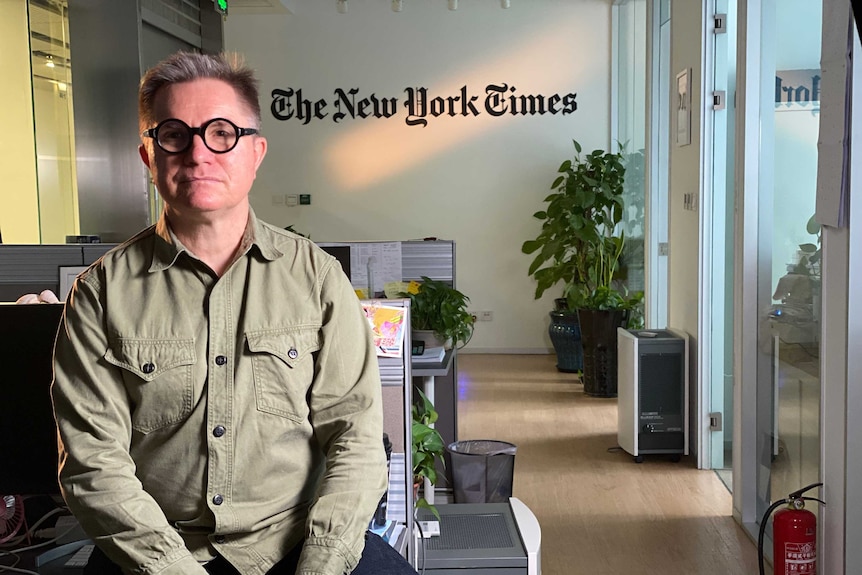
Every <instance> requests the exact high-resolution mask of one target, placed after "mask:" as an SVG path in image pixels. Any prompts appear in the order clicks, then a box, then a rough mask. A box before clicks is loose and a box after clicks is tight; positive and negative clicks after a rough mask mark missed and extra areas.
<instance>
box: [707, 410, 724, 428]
mask: <svg viewBox="0 0 862 575" xmlns="http://www.w3.org/2000/svg"><path fill="white" fill-rule="evenodd" d="M722 417H723V416H722V414H721V412H720V411H713V412H712V413H710V414H709V430H710V431H721V428H722V421H721V420H722Z"/></svg>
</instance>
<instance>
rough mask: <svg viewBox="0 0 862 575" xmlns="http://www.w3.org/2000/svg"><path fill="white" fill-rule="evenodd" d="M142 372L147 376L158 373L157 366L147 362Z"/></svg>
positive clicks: (142, 367)
mask: <svg viewBox="0 0 862 575" xmlns="http://www.w3.org/2000/svg"><path fill="white" fill-rule="evenodd" d="M141 371H143V372H144V373H147V374H149V373H153V372H154V371H156V366H155V365H154V364H152V363H150V362H147V363H145V364H144V365H142V366H141Z"/></svg>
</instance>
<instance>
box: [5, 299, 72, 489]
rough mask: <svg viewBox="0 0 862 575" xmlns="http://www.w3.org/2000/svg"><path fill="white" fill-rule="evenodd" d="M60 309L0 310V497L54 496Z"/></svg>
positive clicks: (12, 307)
mask: <svg viewBox="0 0 862 575" xmlns="http://www.w3.org/2000/svg"><path fill="white" fill-rule="evenodd" d="M62 314H63V304H48V303H40V304H30V305H14V304H0V495H55V494H58V493H60V486H59V484H58V483H57V428H56V425H55V423H54V410H53V407H52V404H51V382H52V380H53V374H54V371H53V354H54V340H55V339H56V336H57V329H58V327H59V325H60V318H61V316H62Z"/></svg>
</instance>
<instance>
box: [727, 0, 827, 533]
mask: <svg viewBox="0 0 862 575" xmlns="http://www.w3.org/2000/svg"><path fill="white" fill-rule="evenodd" d="M821 22H822V3H821V2H820V1H819V0H781V1H780V2H779V1H778V0H767V1H764V2H763V3H762V13H761V21H760V26H759V32H760V48H761V54H762V57H761V61H760V78H761V81H760V93H761V101H760V125H759V135H760V142H759V150H758V155H759V166H760V168H759V181H758V185H759V186H758V187H759V189H758V190H757V192H756V193H757V194H758V208H757V213H758V216H757V236H758V237H757V248H758V249H757V250H756V253H757V259H758V261H757V270H758V277H757V298H758V301H757V312H758V317H757V326H758V327H757V361H756V366H757V367H756V379H757V411H756V430H757V443H756V445H757V462H758V464H757V467H756V493H757V505H756V508H757V510H756V514H757V518H758V521H759V518H760V517H761V516H762V514H763V512H764V511H765V510H766V508H767V507H768V506H769V504H770V503H771V502H772V501H775V500H777V499H780V498H783V497H786V496H787V494H788V493H790V492H792V491H794V490H796V489H799V488H800V487H803V486H805V485H807V484H809V483H814V482H816V481H818V478H819V474H820V340H821V324H820V315H821V307H820V261H819V256H820V232H819V229H818V227H817V226H816V225H814V224H813V220H812V219H811V218H812V216H813V214H814V209H815V186H816V178H817V140H818V134H819V115H820V114H819V112H820V78H821V73H820V46H821V29H822V24H821ZM752 24H753V23H752ZM750 26H751V24H750ZM748 193H752V191H751V190H749V191H748ZM750 440H751V438H743V441H750ZM811 510H812V511H814V512H815V513H817V508H816V507H811Z"/></svg>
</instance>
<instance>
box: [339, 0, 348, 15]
mask: <svg viewBox="0 0 862 575" xmlns="http://www.w3.org/2000/svg"><path fill="white" fill-rule="evenodd" d="M338 13H339V14H347V0H338Z"/></svg>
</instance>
